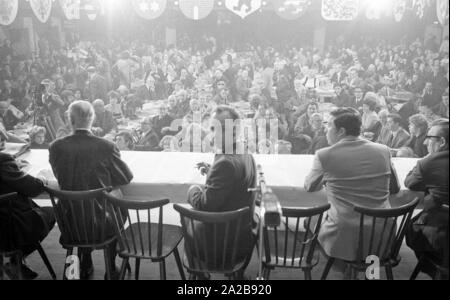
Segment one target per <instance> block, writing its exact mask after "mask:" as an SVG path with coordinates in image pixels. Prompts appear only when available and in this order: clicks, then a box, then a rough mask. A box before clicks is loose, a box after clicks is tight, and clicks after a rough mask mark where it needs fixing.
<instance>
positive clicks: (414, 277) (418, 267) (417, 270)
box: [409, 259, 422, 280]
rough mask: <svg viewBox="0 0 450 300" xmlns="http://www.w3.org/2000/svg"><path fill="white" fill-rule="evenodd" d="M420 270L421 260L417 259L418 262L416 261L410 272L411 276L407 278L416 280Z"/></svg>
mask: <svg viewBox="0 0 450 300" xmlns="http://www.w3.org/2000/svg"><path fill="white" fill-rule="evenodd" d="M421 270H422V260H421V259H419V262H418V263H417V266H416V267H415V268H414V271H413V273H412V274H411V277H410V278H409V280H416V278H417V276H418V275H419V273H420V271H421Z"/></svg>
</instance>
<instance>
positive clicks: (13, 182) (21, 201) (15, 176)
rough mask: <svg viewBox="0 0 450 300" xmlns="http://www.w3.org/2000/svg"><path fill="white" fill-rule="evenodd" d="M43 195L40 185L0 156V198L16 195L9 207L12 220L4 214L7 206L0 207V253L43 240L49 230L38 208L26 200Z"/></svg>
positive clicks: (2, 154)
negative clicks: (10, 194) (1, 250)
mask: <svg viewBox="0 0 450 300" xmlns="http://www.w3.org/2000/svg"><path fill="white" fill-rule="evenodd" d="M43 191H44V184H43V183H42V181H40V180H39V179H36V178H33V177H31V176H29V175H26V174H25V173H23V172H22V171H21V170H20V169H19V167H18V165H17V163H16V162H15V160H14V158H13V157H12V156H10V155H8V154H4V153H0V195H5V194H9V193H18V194H19V196H18V197H17V198H16V199H15V201H13V203H12V211H13V215H12V216H11V215H10V214H9V213H8V211H9V209H8V206H7V204H6V203H0V249H3V250H5V249H6V250H7V249H8V247H13V246H15V247H22V246H32V245H33V244H35V243H36V242H39V241H41V240H42V239H43V238H44V237H45V236H47V234H48V232H49V231H50V230H51V228H47V225H46V223H45V222H44V220H43V218H42V217H41V215H40V214H39V213H40V209H39V207H38V206H37V205H36V204H34V203H33V202H32V201H31V199H30V198H31V197H36V196H38V195H40V194H41V193H42V192H43ZM10 217H12V219H11V221H12V224H11V225H12V226H11V227H12V228H11V227H10V223H9V220H10V219H9V218H10ZM11 230H12V232H11ZM9 232H11V233H12V236H9V234H8V233H9ZM9 250H10V249H9Z"/></svg>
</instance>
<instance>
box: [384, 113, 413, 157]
mask: <svg viewBox="0 0 450 300" xmlns="http://www.w3.org/2000/svg"><path fill="white" fill-rule="evenodd" d="M402 122H403V120H402V117H400V116H399V115H398V114H390V115H389V116H388V120H387V126H388V127H389V130H390V131H391V136H390V138H389V141H388V143H387V145H386V146H388V147H389V148H391V149H400V148H402V147H405V146H407V145H408V142H409V140H410V138H411V136H410V135H409V133H408V132H407V131H406V130H405V129H404V128H403V127H402Z"/></svg>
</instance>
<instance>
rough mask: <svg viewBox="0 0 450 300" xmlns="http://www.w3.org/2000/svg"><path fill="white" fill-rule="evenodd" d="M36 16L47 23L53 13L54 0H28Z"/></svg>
mask: <svg viewBox="0 0 450 300" xmlns="http://www.w3.org/2000/svg"><path fill="white" fill-rule="evenodd" d="M28 2H30V6H31V9H32V10H33V12H34V14H35V16H36V18H37V19H38V20H39V21H41V22H42V23H46V22H47V21H48V19H49V18H50V14H51V13H52V3H53V0H28Z"/></svg>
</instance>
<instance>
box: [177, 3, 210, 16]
mask: <svg viewBox="0 0 450 300" xmlns="http://www.w3.org/2000/svg"><path fill="white" fill-rule="evenodd" d="M213 9H214V0H183V1H180V10H181V12H182V13H183V14H184V15H185V16H186V17H187V18H189V19H192V20H200V19H204V18H206V17H207V16H209V14H210V13H211V12H212V11H213Z"/></svg>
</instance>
